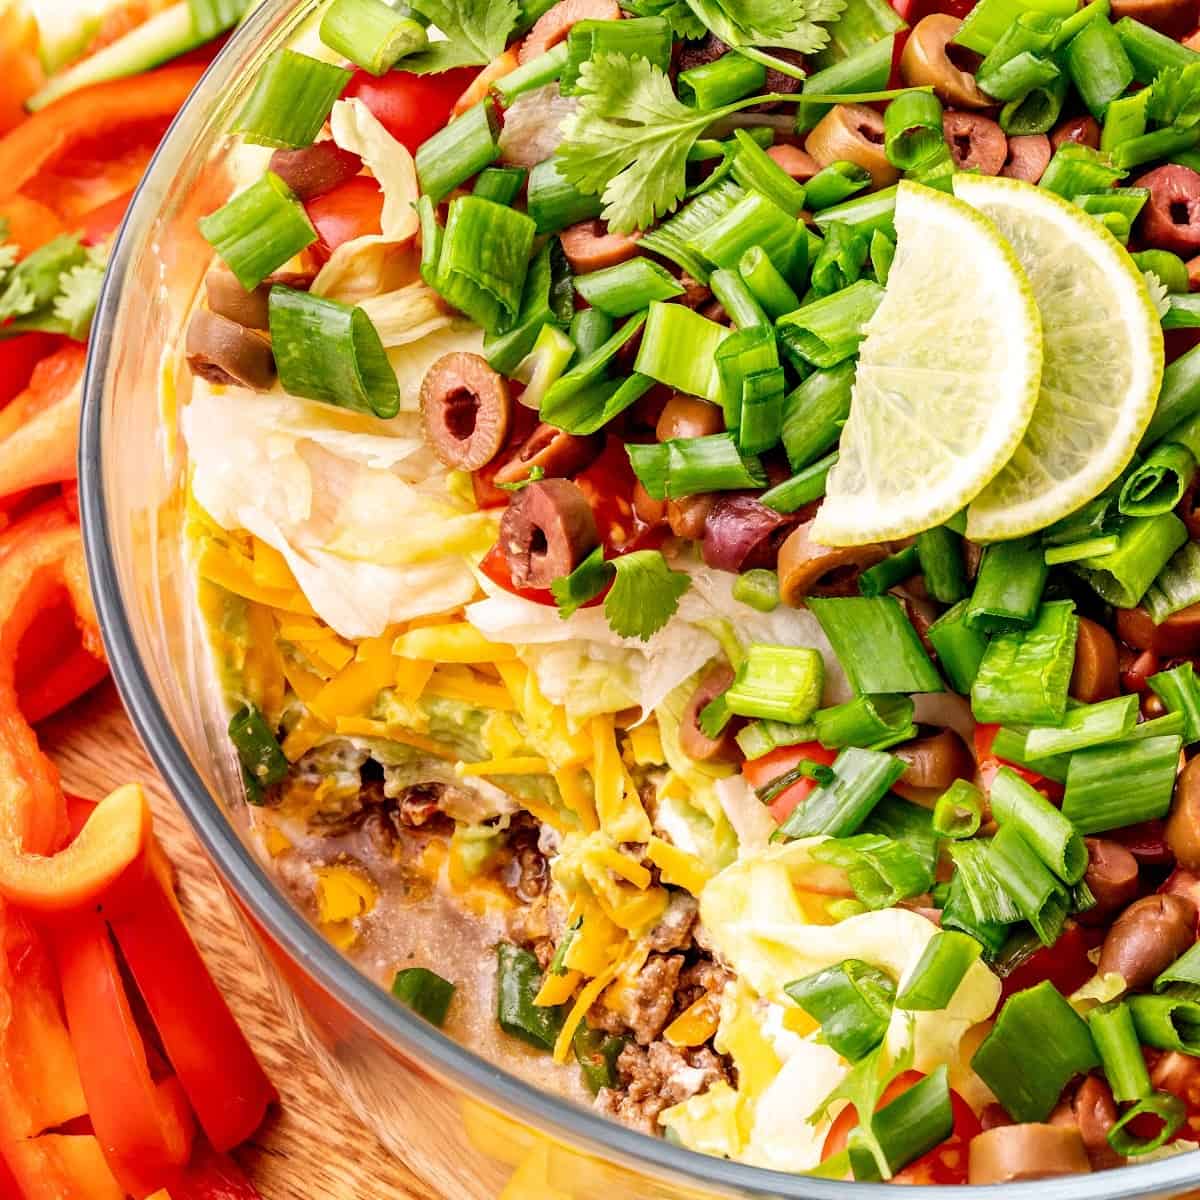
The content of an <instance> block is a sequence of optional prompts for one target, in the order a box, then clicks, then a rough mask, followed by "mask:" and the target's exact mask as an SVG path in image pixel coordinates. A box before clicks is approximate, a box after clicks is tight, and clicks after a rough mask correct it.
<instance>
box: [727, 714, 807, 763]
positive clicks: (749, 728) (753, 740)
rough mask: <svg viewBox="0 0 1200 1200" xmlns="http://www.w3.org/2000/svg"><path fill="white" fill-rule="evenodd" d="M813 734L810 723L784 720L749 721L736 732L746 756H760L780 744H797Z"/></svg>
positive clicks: (777, 747) (775, 748) (805, 740)
mask: <svg viewBox="0 0 1200 1200" xmlns="http://www.w3.org/2000/svg"><path fill="white" fill-rule="evenodd" d="M815 736H816V734H815V731H814V729H813V727H812V725H811V724H808V723H806V724H803V725H791V724H789V723H788V722H786V721H751V722H750V724H748V725H746V726H744V727H743V728H742V729H739V730H738V732H737V734H736V738H737V744H738V746H739V748H740V749H741V751H742V753H743V754H744V755H745V756H746V757H747V758H762V756H763V755H764V754H770V753H771V751H772V750H778V749H779V747H780V746H798V745H799V744H800V743H801V742H811V741H812V740H813V738H814V737H815Z"/></svg>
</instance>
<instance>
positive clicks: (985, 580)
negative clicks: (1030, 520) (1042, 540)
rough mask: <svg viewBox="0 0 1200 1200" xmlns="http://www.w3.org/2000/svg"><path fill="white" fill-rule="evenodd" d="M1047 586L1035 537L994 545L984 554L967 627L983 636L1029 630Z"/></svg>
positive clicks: (1044, 567) (995, 543) (1042, 559)
mask: <svg viewBox="0 0 1200 1200" xmlns="http://www.w3.org/2000/svg"><path fill="white" fill-rule="evenodd" d="M1045 586H1046V563H1045V560H1044V558H1043V557H1042V550H1041V547H1040V546H1039V545H1038V543H1037V540H1036V538H1031V537H1027V538H1017V539H1015V540H1014V541H1011V542H994V543H992V545H990V546H987V547H986V548H985V549H984V551H983V559H982V561H981V562H980V564H979V575H978V577H977V578H976V580H975V591H974V592H973V593H972V595H971V599H970V602H969V607H968V609H967V624H968V625H970V626H971V628H972V629H977V630H979V631H980V632H982V633H1002V632H1006V631H1008V630H1012V629H1028V628H1029V626H1031V625H1032V624H1033V623H1034V620H1035V619H1036V617H1037V613H1038V605H1039V604H1040V603H1041V599H1042V590H1043V588H1044V587H1045Z"/></svg>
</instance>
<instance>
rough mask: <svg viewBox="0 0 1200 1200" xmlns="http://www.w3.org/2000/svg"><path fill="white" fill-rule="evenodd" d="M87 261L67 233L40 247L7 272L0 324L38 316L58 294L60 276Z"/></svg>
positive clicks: (77, 243) (80, 245) (1, 297)
mask: <svg viewBox="0 0 1200 1200" xmlns="http://www.w3.org/2000/svg"><path fill="white" fill-rule="evenodd" d="M86 262H87V251H86V250H84V248H83V245H82V243H81V242H80V240H79V238H77V237H73V236H71V235H69V234H63V235H62V236H61V237H56V238H55V239H54V240H53V241H50V242H47V243H46V244H45V245H44V246H39V247H38V248H37V249H36V250H35V251H34V252H33V253H32V254H30V255H28V256H27V257H26V258H25V259H24V260H23V261H22V262H20V263H18V264H17V265H16V266H15V267H14V268H13V269H12V271H10V272H9V273H8V275H7V276H6V277H5V281H4V290H3V291H2V292H0V321H10V320H14V319H16V318H19V317H32V316H34V315H35V314H38V315H40V310H42V309H46V310H49V309H50V308H51V305H52V304H53V303H54V297H55V296H57V295H58V292H59V287H60V284H61V281H62V277H63V275H64V274H66V272H68V271H69V270H71V268H72V267H78V266H82V265H83V264H84V263H86Z"/></svg>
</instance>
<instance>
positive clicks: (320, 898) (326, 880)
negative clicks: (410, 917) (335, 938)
mask: <svg viewBox="0 0 1200 1200" xmlns="http://www.w3.org/2000/svg"><path fill="white" fill-rule="evenodd" d="M316 875H317V903H318V905H319V906H320V916H321V920H322V922H324V923H325V924H327V925H337V924H340V923H341V922H342V921H353V920H354V919H355V918H356V917H363V916H366V914H367V913H369V912H370V911H371V910H372V909H373V908H374V907H375V902H376V901H377V900H378V899H379V892H378V890H377V889H376V887H375V885H374V883H372V882H371V880H369V879H368V878H366V876H364V875H362V874H360V873H359V872H358V871H356V870H354V869H353V868H351V867H344V866H333V867H318V868H317V872H316Z"/></svg>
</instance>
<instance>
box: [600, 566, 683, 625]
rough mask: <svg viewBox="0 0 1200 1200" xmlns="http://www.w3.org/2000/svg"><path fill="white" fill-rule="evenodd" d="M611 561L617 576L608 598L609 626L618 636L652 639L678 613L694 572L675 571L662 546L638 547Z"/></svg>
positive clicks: (605, 607) (606, 603)
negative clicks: (640, 548) (664, 554)
mask: <svg viewBox="0 0 1200 1200" xmlns="http://www.w3.org/2000/svg"><path fill="white" fill-rule="evenodd" d="M611 565H612V566H613V567H614V568H615V570H616V572H617V577H616V578H615V579H614V580H613V585H612V588H611V589H610V590H609V593H608V596H607V598H606V599H605V601H604V615H605V616H606V617H607V618H608V625H609V628H610V629H611V630H612V631H613V633H615V634H617V635H618V637H626V638H637V639H638V640H639V641H643V642H645V641H648V640H649V638H650V636H651V635H652V634H655V633H657V632H658V631H659V630H660V629H661V628H662V627H663V626H664V625H665V624H666V623H667V622H668V621H669V620H670V619H671V617H672V616H674V614H675V610H676V609H677V608H678V607H679V597H680V596H682V595H683V593H684V592H686V591H687V590H688V588H690V587H691V586H692V580H691V576H690V575H688V574H686V573H685V572H683V571H672V570H671V568H670V567H669V566H667V560H666V559H665V558H663V554H662V551H661V550H635V551H634V552H633V553H632V554H624V555H622V556H621V557H620V558H614V559H613V560H612V564H611Z"/></svg>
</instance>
